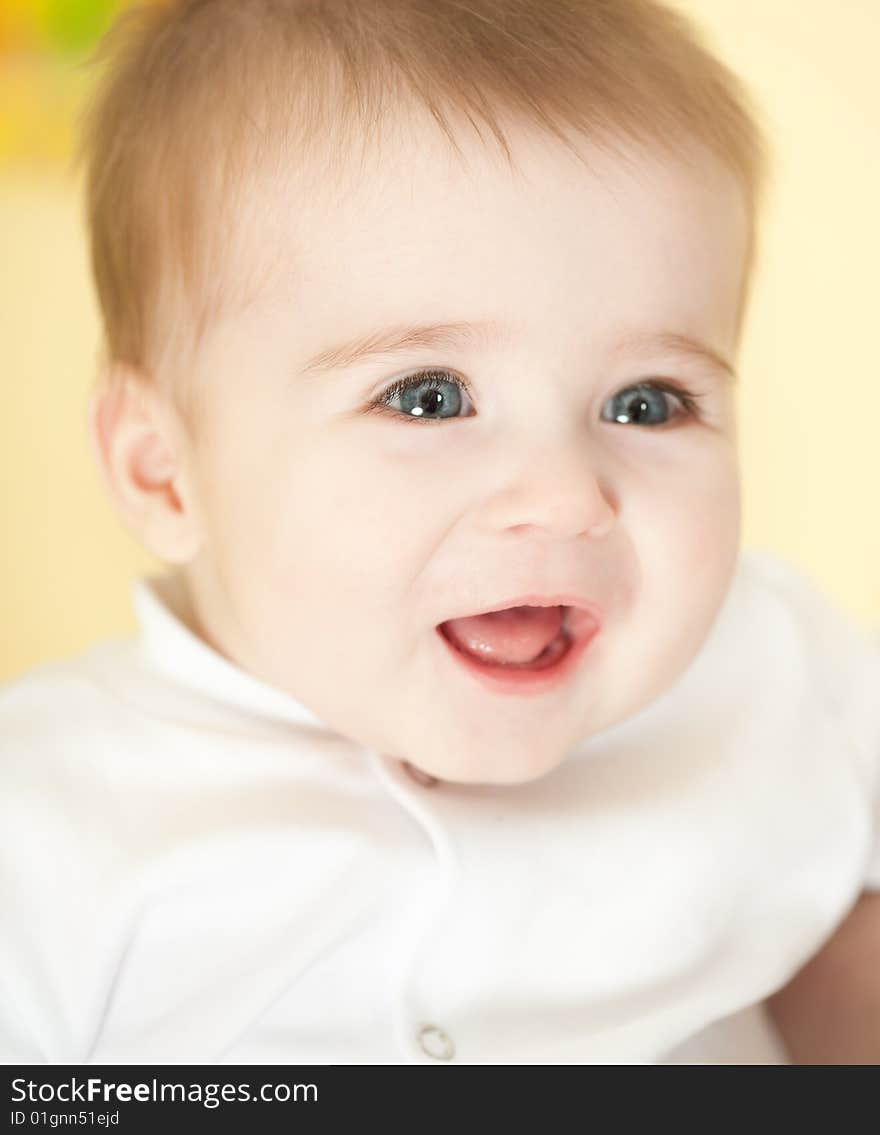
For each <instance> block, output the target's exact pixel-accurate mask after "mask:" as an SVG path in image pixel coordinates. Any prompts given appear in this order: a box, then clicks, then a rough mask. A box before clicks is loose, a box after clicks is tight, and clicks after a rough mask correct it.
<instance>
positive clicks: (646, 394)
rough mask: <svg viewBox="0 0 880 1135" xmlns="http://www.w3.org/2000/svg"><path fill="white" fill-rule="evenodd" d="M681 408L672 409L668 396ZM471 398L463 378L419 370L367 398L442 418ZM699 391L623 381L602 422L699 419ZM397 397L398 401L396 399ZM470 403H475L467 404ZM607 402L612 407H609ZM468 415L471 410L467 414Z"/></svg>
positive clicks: (383, 407)
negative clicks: (695, 392) (624, 382)
mask: <svg viewBox="0 0 880 1135" xmlns="http://www.w3.org/2000/svg"><path fill="white" fill-rule="evenodd" d="M670 397H672V398H674V399H675V400H676V401H677V402H678V404H679V406H680V407H681V411H680V413H679V414H677V415H676V414H670V410H669V399H670ZM463 398H464V400H465V401H466V402H468V403H470V402H471V399H470V395H469V387H468V385H467V383H466V382H465V381H464V380H463V379H460V378H458V377H457V376H456V375H454V374H452V373H451V372H450V371H448V370H423V371H418V372H417V373H416V374H412V375H409V376H408V377H406V378H401V379H398V381H397V382H393V383H392V384H391V385H390V386H389V387H387V388H386V389H385V390H383V391H382V393H381V394H380V395H379V396H378V398H376V399H374V400H373V402H371V403H370V405H369V407H368V409H369V410H370V411H379V412H388V413H391V415H392V416H393V417H396V418H401V419H404V420H408V421H435V422H436V421H444V420H447V419H454V418H456V417H461V416H462V415H461V414H460V411H461V408H462V399H463ZM697 398H698V395H696V394H694V392H693V391H691V390H689V389H688V388H687V387H685V386H684V385H682V384H681V383H678V382H670V381H669V380H667V379H652V380H650V381H646V382H638V383H634V384H633V385H631V386H625V387H623V389H621V390H619V391H617V393H616V394H613V395H612V396H611V397H610V398H609V399H608V401H607V402H606V403H605V405H604V406H603V408H602V413H601V418H602V420H603V421H605V422H617V423H619V424H621V425H626V424H628V423H633V424H634V425H637V426H654V427H656V426H658V425H665V424H666V423H667V422H669V421H674V420H675V418H676V417H684V418H697V417H699V413H698V411H697ZM397 400H399V403H400V404H399V406H395V405H394V402H395V401H397ZM471 407H472V408H473V403H471ZM609 407H610V409H609ZM465 416H470V415H465Z"/></svg>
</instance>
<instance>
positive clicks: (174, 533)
mask: <svg viewBox="0 0 880 1135" xmlns="http://www.w3.org/2000/svg"><path fill="white" fill-rule="evenodd" d="M105 50H106V53H107V54H108V56H109V58H110V66H109V68H108V70H107V73H106V76H105V78H104V80H103V83H102V84H101V86H100V87H99V88H98V91H97V94H96V97H95V100H94V102H93V104H92V106H91V108H90V111H89V115H88V117H87V119H86V122H85V129H84V133H83V138H84V147H83V152H84V153H85V155H86V157H87V160H88V163H89V166H88V210H89V221H90V225H91V233H92V248H93V264H94V270H95V275H96V281H97V287H98V293H99V298H100V302H101V306H102V311H103V316H104V321H105V330H106V343H107V347H106V355H107V360H106V366H105V368H104V370H103V374H102V381H101V384H100V386H99V388H98V390H97V391H96V393H95V394H94V396H93V398H92V400H91V403H90V405H91V423H92V436H93V439H94V442H95V451H96V454H97V457H98V460H99V464H100V466H101V469H102V471H103V474H104V476H105V483H106V484H107V487H108V489H109V491H110V493H111V495H112V498H113V500H114V502H115V505H116V507H117V510H118V511H119V513H120V515H121V517H122V518H123V520H124V521H125V523H126V524H127V526H128V527H129V528H130V529H131V530H132V531H133V532H134V534H135V535H136V536H137V537H138V538H139V539H140V541H141V542H142V543H143V544H144V545H145V546H146V547H147V548H148V549H149V550H150V551H151V552H152V553H154V554H155V555H156V556H158V557H159V558H160V559H161V560H163V561H164V562H166V563H169V564H176V565H179V567H180V572H181V575H182V578H183V580H184V583H185V592H186V594H187V596H188V603H187V608H186V611H185V612H181V613H182V615H183V617H184V618H186V619H187V621H188V622H189V623H190V626H191V628H192V629H193V630H195V631H196V633H198V634H199V635H200V636H201V637H202V638H203V639H204V640H205V641H206V642H208V643H209V644H210V645H211V646H213V647H214V648H215V649H216V650H218V651H219V652H220V653H222V654H223V655H225V656H226V657H227V658H229V659H231V660H232V661H233V662H235V663H236V664H237V665H238V666H240V667H241V668H243V669H244V670H246V671H248V672H249V673H251V674H253V675H255V676H256V677H258V678H260V679H261V680H263V681H264V682H266V683H268V684H270V685H272V686H274V687H277V688H280V689H282V690H284V691H286V692H288V693H289V694H291V695H292V696H293V697H295V698H296V699H297V700H299V701H301V702H302V703H303V704H304V705H306V706H307V707H308V708H309V709H311V710H312V711H313V712H314V713H316V714H317V715H318V716H319V717H321V718H322V719H323V720H324V721H325V722H326V723H327V724H328V725H329V726H331V727H332V728H334V729H336V730H338V731H339V732H341V733H343V734H345V735H347V736H350V737H352V738H354V739H356V740H358V741H360V742H362V743H365V744H369V745H373V746H376V747H377V748H378V749H379V750H380V751H382V752H385V753H388V754H389V755H394V756H398V757H400V758H401V759H406V760H408V761H409V762H410V763H412V764H413V765H415V766H417V767H418V768H420V769H422V770H424V771H425V772H428V773H430V774H433V775H434V776H437V777H440V778H443V779H447V780H453V781H462V782H478V783H518V782H524V781H529V780H533V779H535V778H537V777H539V776H541V775H543V774H544V773H546V772H547V771H549V770H550V769H551V768H553V767H554V766H556V765H558V764H559V763H560V762H561V761H562V760H563V759H564V758H565V756H566V753H567V752H569V751H570V750H571V748H572V747H573V746H574V745H575V744H576V743H577V742H578V741H579V740H581V739H583V738H585V737H587V736H590V735H592V734H594V733H596V732H598V731H599V730H602V729H604V728H606V727H608V726H610V725H612V724H614V723H616V722H619V721H621V720H623V719H624V718H626V717H628V716H630V715H632V714H634V713H635V712H637V711H638V710H640V709H641V708H643V707H644V706H646V705H648V704H649V703H650V702H651V701H652V700H654V699H655V698H656V697H657V696H658V695H659V694H661V693H662V692H663V691H665V690H666V689H667V688H669V687H670V686H671V685H672V684H673V683H674V682H675V681H676V679H677V678H678V677H680V675H681V674H682V673H683V671H684V670H685V668H686V667H687V666H688V664H689V663H690V662H691V660H692V659H693V658H694V657H695V656H696V654H697V652H698V651H699V649H700V647H701V646H702V644H703V643H704V641H705V640H706V637H707V635H708V633H709V630H710V628H711V626H712V624H713V622H714V620H715V618H716V615H717V614H718V612H719V610H720V607H721V604H722V602H723V600H724V598H725V595H726V592H727V590H728V586H729V584H730V582H731V579H732V575H733V571H734V567H735V563H736V558H737V554H738V548H739V536H740V519H739V518H740V508H739V504H740V498H739V479H738V463H737V446H736V422H735V386H734V381H735V380H734V377H733V373H732V370H731V368H732V366H733V363H734V360H735V356H736V352H737V346H738V341H739V336H740V327H741V323H742V317H743V313H744V310H745V307H746V297H747V294H748V282H749V280H750V277H751V268H752V262H753V254H754V247H755V228H756V225H755V218H756V216H757V215H758V211H759V199H760V196H761V192H762V187H763V183H764V179H765V168H766V158H765V150H764V146H763V144H762V136H761V132H760V130H759V128H758V126H756V124H755V119H754V117H753V113H752V112H751V111H750V110H749V103H748V98H747V96H746V95H745V93H744V92H743V90H742V88H741V87H740V85H739V84H738V82H737V80H736V79H735V77H734V76H732V75H731V74H730V73H729V72H728V71H727V70H726V69H725V68H724V67H723V65H721V64H720V63H718V62H717V61H716V60H714V59H713V57H712V56H711V55H709V54H708V53H707V52H706V51H705V49H704V48H702V47H701V46H700V45H699V43H698V42H697V41H696V40H695V39H694V38H693V35H692V33H691V31H690V30H689V28H688V26H687V25H686V24H685V23H684V22H683V21H682V18H681V17H680V16H677V15H675V14H673V13H671V12H670V11H668V10H666V9H663V8H659V7H657V6H656V5H655V4H654V3H652V2H650V0H468V3H467V4H459V3H458V2H457V0H356V2H355V0H249V2H248V3H246V4H245V3H241V0H190V2H179V0H178V2H173V0H172V2H171V3H166V4H164V5H162V6H158V7H152V8H149V9H146V10H144V11H142V12H136V13H135V15H133V16H130V17H128V18H127V19H124V20H123V21H122V22H121V23H120V24H119V25H117V29H116V32H115V34H114V35H112V36H111V37H110V38H109V39H108V41H107V42H106V45H105ZM424 372H428V373H427V375H426V374H425V373H424ZM419 376H421V377H419ZM402 379H407V380H411V381H410V385H409V386H408V387H405V388H401V387H399V386H397V387H396V386H395V384H396V383H398V381H399V380H402ZM525 598H530V599H531V600H532V601H533V603H534V604H535V605H540V604H541V602H542V600H543V602H544V603H550V604H551V606H553V605H554V601H555V604H562V603H564V602H565V600H566V599H570V600H571V605H573V604H574V603H575V601H580V602H582V603H583V604H585V605H586V607H587V608H588V610H589V611H590V614H589V615H583V616H582V618H581V619H580V620H579V621H578V620H574V622H573V623H572V622H569V619H568V617H567V619H566V623H565V624H564V625H565V626H571V625H574V623H577V624H578V625H580V626H581V627H582V628H586V629H587V632H588V633H587V636H586V637H585V639H584V641H586V638H589V633H590V632H593V633H592V637H591V638H589V642H588V645H587V646H586V649H585V650H584V649H578V650H577V654H578V657H577V660H576V665H574V666H573V667H572V666H571V665H568V666H567V667H566V665H565V662H563V664H562V665H563V672H562V674H561V676H560V675H558V674H557V675H556V676H555V677H554V678H553V680H551V681H546V680H545V682H544V684H539V682H538V678H537V677H535V676H534V672H533V668H531V667H530V668H527V670H528V673H529V674H531V675H532V677H530V678H529V679H528V681H527V682H525V683H524V684H522V685H520V686H519V687H518V692H514V690H513V689H512V687H511V686H510V685H503V686H502V685H493V684H492V683H491V681H490V680H489V675H488V673H487V672H486V670H485V667H484V668H483V670H482V671H481V673H480V674H477V673H475V672H474V671H472V670H471V669H470V668H469V667H468V666H466V665H465V664H463V662H462V661H461V660H460V659H459V657H458V652H457V651H456V650H455V649H454V647H453V646H452V645H451V642H450V641H449V640H448V639H447V637H446V636H445V635H444V634H442V633H441V632H440V631H439V630H438V628H439V627H440V625H441V624H444V623H447V624H448V622H449V620H452V619H455V618H459V617H464V616H469V615H474V614H477V613H479V612H486V611H488V610H490V609H495V608H498V607H501V606H504V605H505V604H510V603H514V602H516V600H517V599H519V600H520V601H521V602H525ZM554 617H555V616H554V615H553V614H552V611H551V612H550V613H549V614H548V612H547V611H545V612H544V615H543V618H537V617H534V616H529V615H528V614H523V615H512V616H506V617H503V618H502V619H501V620H500V621H499V620H498V619H497V618H496V619H495V620H484V621H482V622H481V623H472V624H467V623H458V624H453V625H451V626H448V627H446V628H444V629H447V630H450V631H455V630H458V631H459V632H460V635H461V636H463V637H464V638H465V640H467V639H468V638H469V639H470V645H471V646H472V647H475V648H478V647H479V636H480V634H481V633H482V632H485V635H486V637H485V639H484V640H483V643H484V647H483V649H484V651H485V650H487V649H488V650H490V652H491V649H492V648H493V645H494V649H495V650H496V651H497V652H498V653H497V654H496V659H498V660H499V661H500V658H501V657H502V650H503V651H508V650H509V651H510V654H509V655H508V656H507V657H508V661H509V660H510V659H511V658H519V659H520V660H523V659H531V658H532V656H533V655H534V654H535V653H536V652H537V651H539V650H541V649H543V647H544V645H546V643H547V642H548V641H549V639H550V638H552V636H553V633H554V630H553V628H554V626H556V627H557V629H558V624H554V623H553V621H552V620H553V619H554ZM590 618H592V619H593V620H594V621H593V623H592V624H591V623H590ZM517 620H518V621H517ZM512 626H513V627H514V628H518V629H519V633H516V634H513V635H511V634H510V633H509V631H510V629H511V627H512ZM499 627H501V628H502V629H506V632H508V633H506V635H502V636H500V637H493V636H496V634H497V632H498V630H499ZM596 627H598V631H596ZM548 628H549V629H548ZM450 637H452V635H450ZM576 637H577V636H576ZM502 641H503V642H504V645H503V647H501V646H499V643H501V642H502ZM576 645H577V646H578V648H580V647H581V646H582V644H581V643H580V641H579V640H578V642H577V644H576ZM505 673H506V674H507V675H509V674H510V670H509V669H508V670H507V671H505ZM518 673H519V674H520V676H522V675H524V674H525V673H526V671H524V670H519V671H518ZM548 673H549V671H548ZM545 679H546V675H545Z"/></svg>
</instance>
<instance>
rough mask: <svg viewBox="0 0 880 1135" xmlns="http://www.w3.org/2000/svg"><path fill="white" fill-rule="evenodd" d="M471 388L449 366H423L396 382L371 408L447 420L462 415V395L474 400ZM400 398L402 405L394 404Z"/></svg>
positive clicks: (412, 416)
mask: <svg viewBox="0 0 880 1135" xmlns="http://www.w3.org/2000/svg"><path fill="white" fill-rule="evenodd" d="M467 390H468V388H467V384H466V383H465V382H464V381H463V380H462V379H460V378H456V376H455V375H454V374H451V373H450V372H449V371H448V370H423V371H419V372H418V374H411V375H409V377H407V378H401V379H398V381H397V382H393V383H392V384H391V385H390V386H389V387H387V389H385V390H383V391H382V393H381V394H380V395H379V397H378V398H377V399H375V401H374V402H372V403H371V404H370V409H371V410H380V411H382V410H386V409H390V410H391V412H392V413H393V414H394V416H395V417H405V418H409V419H411V420H414V421H443V420H444V419H445V418H455V417H456V416H458V413H459V411H460V410H461V406H462V395H464V397H465V398H466V399H467V401H468V402H469V401H470V399H469V398H468V396H467ZM396 399H399V407H395V406H393V405H392V403H393V402H394V401H395V400H396Z"/></svg>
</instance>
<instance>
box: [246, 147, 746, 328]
mask: <svg viewBox="0 0 880 1135" xmlns="http://www.w3.org/2000/svg"><path fill="white" fill-rule="evenodd" d="M507 134H508V138H509V141H510V145H511V151H512V154H513V159H514V162H515V168H514V169H511V168H510V167H509V166H508V165H507V164H506V163H505V161H504V160H503V159H502V157H501V156H500V155H499V154H498V153H497V152H495V151H493V150H490V149H489V148H487V146H486V145H484V144H483V143H481V142H480V141H479V139H475V140H473V141H472V142H470V143H469V142H468V141H467V135H464V136H463V137H462V138H460V145H461V147H462V154H463V160H462V158H459V156H458V155H457V154H456V153H455V152H454V151H453V149H452V147H451V146H450V144H449V142H448V141H447V140H446V139H444V138H443V137H442V136H440V135H439V132H438V131H436V130H432V129H430V128H425V129H423V130H422V131H421V132H417V131H415V130H413V131H411V132H408V133H406V134H403V133H401V134H399V135H398V136H397V137H395V138H393V139H386V140H383V142H382V145H381V146H380V147H377V148H376V149H375V151H373V152H370V151H367V152H366V153H365V157H364V161H363V162H362V163H353V164H352V167H351V168H350V169H344V170H342V171H341V174H340V175H339V176H338V177H334V178H332V179H331V178H329V177H328V179H327V180H326V181H325V182H323V183H322V179H321V176H320V171H319V170H317V167H316V168H315V169H312V170H310V172H309V175H308V178H305V177H303V176H300V177H296V178H287V177H283V178H280V179H277V180H276V181H275V182H273V183H269V182H264V183H263V184H262V186H261V187H260V189H259V190H258V195H257V199H258V200H260V201H261V208H260V209H259V210H258V212H257V214H256V215H257V216H258V217H262V218H264V219H269V218H271V223H270V224H266V225H260V224H258V225H256V226H255V227H253V228H252V239H251V240H250V241H249V242H248V243H249V245H250V249H249V253H250V254H251V255H252V256H254V257H259V255H260V253H261V251H262V253H263V254H264V255H265V254H268V255H269V257H270V260H271V266H270V269H269V271H267V272H266V274H265V275H264V277H263V281H264V286H263V288H262V290H261V292H260V293H259V294H258V296H257V303H258V304H260V305H262V306H263V309H264V310H266V309H267V308H271V307H273V306H275V305H279V306H281V307H282V308H283V309H284V310H285V311H288V312H295V313H296V315H297V319H298V322H299V317H300V316H303V317H304V318H303V321H302V324H301V326H302V329H303V335H304V336H305V342H304V346H309V345H312V346H314V349H315V350H318V349H319V348H320V347H321V346H322V345H326V343H327V342H328V341H332V340H334V339H338V338H339V337H340V333H341V332H351V333H357V332H363V333H365V334H366V333H369V332H370V330H371V329H372V328H373V327H374V326H393V325H395V324H403V323H407V322H413V321H430V320H437V321H442V320H450V319H477V318H479V319H483V320H497V321H499V322H502V323H504V324H506V325H509V326H511V327H513V328H516V327H525V326H527V325H533V324H540V326H541V327H542V329H543V330H544V332H545V333H546V332H547V331H549V332H550V333H552V332H553V331H554V330H555V331H556V332H557V333H558V334H560V335H565V334H571V329H572V326H573V324H572V321H573V320H576V321H577V327H578V329H579V332H580V333H581V334H583V335H584V336H587V337H589V336H591V335H594V334H595V335H597V336H598V335H600V334H601V332H602V330H603V328H606V327H607V326H608V325H609V324H610V323H613V324H615V325H619V326H621V327H632V328H645V329H646V330H647V329H649V327H650V325H651V324H656V325H657V326H662V327H673V328H677V329H678V330H680V331H682V332H687V331H697V330H698V331H700V332H701V333H703V334H704V335H708V336H709V337H714V338H715V340H716V342H718V343H719V344H722V343H723V344H727V345H728V346H730V345H732V343H733V341H734V334H735V322H736V319H735V317H736V314H737V308H738V300H739V293H740V288H741V283H742V272H743V268H744V263H745V257H746V252H747V244H748V218H747V214H746V209H745V203H744V197H743V195H742V193H741V191H740V189H739V186H738V183H737V182H736V179H735V178H734V176H733V175H732V174H731V173H730V172H729V171H728V170H727V169H726V168H725V167H724V166H723V165H721V163H719V162H718V161H717V160H716V159H715V158H713V157H712V156H711V155H709V154H707V153H705V152H702V151H699V150H698V149H696V148H695V149H694V151H693V152H692V155H691V157H690V158H689V159H688V160H687V161H685V160H683V159H678V160H673V159H672V158H669V157H667V156H665V155H663V154H661V153H659V152H651V151H647V150H645V149H640V148H636V146H635V145H634V144H627V143H618V145H619V151H609V150H608V149H603V148H600V147H599V146H598V145H596V144H594V143H591V142H589V141H588V140H586V139H583V140H580V141H579V142H578V150H579V153H580V154H581V159H579V158H578V157H577V156H575V155H574V154H572V153H570V152H569V151H567V150H566V149H565V147H564V146H563V145H562V144H561V143H560V142H559V141H558V140H556V139H553V138H551V137H550V136H548V135H546V134H543V133H541V132H539V131H537V130H529V129H524V128H519V129H517V128H508V132H507ZM270 230H271V233H270ZM261 241H262V242H263V245H262V250H261V247H260V244H261ZM246 247H247V246H246Z"/></svg>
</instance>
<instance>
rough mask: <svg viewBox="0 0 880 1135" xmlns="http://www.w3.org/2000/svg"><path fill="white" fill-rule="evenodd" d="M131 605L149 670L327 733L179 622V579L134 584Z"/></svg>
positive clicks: (183, 599) (232, 702) (223, 699)
mask: <svg viewBox="0 0 880 1135" xmlns="http://www.w3.org/2000/svg"><path fill="white" fill-rule="evenodd" d="M131 603H132V607H133V609H134V613H135V617H136V619H137V622H138V629H139V632H140V633H139V643H140V647H141V651H142V653H143V654H144V655H145V656H146V658H147V659H148V661H149V662H150V664H151V665H152V666H153V667H154V668H155V669H157V670H159V671H161V672H162V673H163V674H165V675H166V676H168V677H171V678H173V679H174V680H175V681H176V682H178V683H180V684H181V685H184V686H186V687H188V688H189V689H192V690H196V691H198V692H200V693H202V694H205V695H207V696H208V697H210V698H212V699H214V700H215V701H221V702H223V703H224V704H225V705H233V706H235V707H236V708H238V709H242V710H245V711H248V712H251V713H256V714H261V715H265V716H268V717H276V718H282V719H284V720H286V721H292V722H295V723H296V724H299V725H309V726H313V727H316V728H318V729H321V730H326V731H328V732H330V731H332V730H331V728H330V726H329V725H328V724H327V723H326V722H325V721H323V720H322V719H321V718H320V717H318V716H317V715H316V714H315V713H313V712H312V711H311V710H310V709H307V708H306V706H304V705H303V704H302V703H301V702H299V701H297V700H296V699H295V698H294V697H292V696H291V695H290V694H288V693H285V691H284V690H281V689H278V688H277V687H275V686H270V685H268V684H266V683H265V682H263V681H261V680H260V679H258V678H255V677H254V676H253V675H252V674H249V673H247V672H246V671H245V670H242V669H241V667H240V666H238V665H236V663H234V662H232V661H230V660H229V659H228V658H225V657H224V656H223V655H222V654H219V653H218V652H217V651H216V650H215V649H214V648H213V647H211V646H209V645H208V643H206V642H205V641H204V640H203V639H201V638H199V637H198V635H196V634H195V632H194V631H192V630H190V628H189V626H187V624H186V622H185V621H184V614H183V612H184V611H186V609H187V604H186V593H185V590H184V586H183V580H182V579H181V578H180V577H179V576H176V575H148V576H142V577H141V578H140V579H136V580H134V581H133V583H132V585H131Z"/></svg>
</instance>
